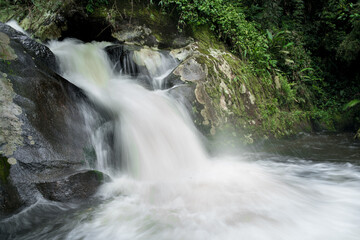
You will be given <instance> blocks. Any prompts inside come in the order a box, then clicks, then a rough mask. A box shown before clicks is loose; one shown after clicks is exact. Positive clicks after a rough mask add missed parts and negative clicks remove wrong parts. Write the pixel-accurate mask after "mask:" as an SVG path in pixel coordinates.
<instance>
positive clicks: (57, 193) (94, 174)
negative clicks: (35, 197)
mask: <svg viewBox="0 0 360 240" xmlns="http://www.w3.org/2000/svg"><path fill="white" fill-rule="evenodd" d="M107 179H109V177H108V176H106V175H104V174H103V173H101V172H98V171H94V170H89V171H83V172H77V173H74V174H72V175H70V176H67V177H65V178H62V179H60V180H56V181H49V182H41V183H37V184H36V187H37V189H38V190H39V191H40V193H41V194H42V195H43V197H44V198H46V199H49V200H52V201H59V202H67V201H76V200H82V199H86V198H89V197H91V196H92V195H94V193H95V192H96V191H97V189H98V187H99V186H100V185H101V184H102V183H104V181H106V180H107Z"/></svg>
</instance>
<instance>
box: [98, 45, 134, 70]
mask: <svg viewBox="0 0 360 240" xmlns="http://www.w3.org/2000/svg"><path fill="white" fill-rule="evenodd" d="M105 51H106V53H107V55H108V56H109V58H110V61H111V62H112V63H113V64H114V70H115V71H116V72H120V73H123V74H127V75H131V76H137V75H138V74H139V73H140V70H139V66H138V65H137V64H136V63H135V62H134V61H133V55H134V53H133V51H131V50H130V49H129V48H127V47H126V46H123V45H112V46H108V47H106V48H105Z"/></svg>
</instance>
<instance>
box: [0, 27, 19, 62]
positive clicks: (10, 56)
mask: <svg viewBox="0 0 360 240" xmlns="http://www.w3.org/2000/svg"><path fill="white" fill-rule="evenodd" d="M9 44H10V38H9V36H8V35H6V34H5V33H3V32H0V59H2V60H15V59H16V58H17V56H16V54H15V51H14V49H12V48H11V47H10V45H9Z"/></svg>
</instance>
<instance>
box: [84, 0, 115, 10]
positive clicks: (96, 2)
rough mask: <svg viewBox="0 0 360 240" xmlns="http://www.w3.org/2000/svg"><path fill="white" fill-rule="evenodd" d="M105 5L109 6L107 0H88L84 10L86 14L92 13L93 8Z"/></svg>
mask: <svg viewBox="0 0 360 240" xmlns="http://www.w3.org/2000/svg"><path fill="white" fill-rule="evenodd" d="M107 4H109V2H108V1H107V0H88V1H87V4H86V7H85V8H86V11H87V12H88V13H93V12H94V10H95V8H98V7H100V6H101V5H107Z"/></svg>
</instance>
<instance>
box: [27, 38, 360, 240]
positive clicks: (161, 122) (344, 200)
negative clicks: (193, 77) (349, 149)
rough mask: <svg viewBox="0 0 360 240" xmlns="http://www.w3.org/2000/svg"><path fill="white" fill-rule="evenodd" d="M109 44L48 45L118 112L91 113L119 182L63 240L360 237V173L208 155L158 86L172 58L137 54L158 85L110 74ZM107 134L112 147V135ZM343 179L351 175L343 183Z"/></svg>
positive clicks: (94, 96)
mask: <svg viewBox="0 0 360 240" xmlns="http://www.w3.org/2000/svg"><path fill="white" fill-rule="evenodd" d="M109 45H110V44H108V43H91V44H90V43H87V44H84V43H81V42H78V41H75V40H65V41H63V42H52V43H50V48H51V50H52V51H53V52H54V53H55V55H56V57H57V59H58V61H59V65H60V69H61V71H62V75H63V76H64V77H65V78H66V79H68V80H69V81H71V82H72V83H74V84H76V85H77V86H79V87H80V88H82V89H83V90H84V91H85V92H86V94H87V95H88V97H89V98H90V99H91V100H92V101H93V102H94V103H96V104H98V105H99V106H101V107H103V108H104V109H106V110H107V111H108V112H109V113H110V114H111V116H112V120H111V122H107V123H105V124H103V125H101V126H97V125H96V124H92V123H94V122H96V116H94V115H92V113H91V112H90V111H87V110H86V109H85V110H84V114H85V116H86V118H87V120H88V122H89V131H91V134H92V137H91V139H92V144H93V146H94V149H95V151H96V155H97V165H96V167H97V168H98V169H99V170H102V171H105V172H106V173H108V174H110V175H111V176H112V178H113V181H112V182H110V183H107V184H105V185H104V186H103V188H102V189H101V190H100V192H99V195H98V196H99V197H101V198H102V199H103V200H104V201H103V203H102V204H100V205H99V206H97V207H96V208H95V209H89V210H88V211H84V212H83V213H82V215H83V216H84V217H82V218H81V221H79V220H78V219H75V220H74V221H71V222H69V223H66V224H65V225H66V227H63V229H70V230H69V231H68V232H67V233H66V234H65V237H64V235H63V233H62V232H61V234H60V233H59V236H62V237H60V238H66V239H146V240H149V239H156V240H158V239H173V240H175V239H179V240H180V239H247V240H275V239H276V240H278V239H286V240H289V239H290V240H300V239H301V240H318V239H327V240H332V239H333V240H335V239H336V240H339V239H341V240H355V239H358V238H359V236H360V230H359V224H360V203H359V201H358V199H359V198H360V187H359V186H360V184H359V183H360V175H359V172H358V171H357V170H356V171H355V170H353V169H352V168H347V167H346V166H345V167H340V168H339V166H338V165H336V164H331V163H324V164H313V163H311V162H307V161H304V162H302V163H296V164H294V162H291V161H289V162H281V161H280V162H277V161H272V159H271V156H268V155H265V156H261V157H262V158H263V159H265V160H266V161H264V162H257V161H253V160H251V159H249V158H247V157H246V156H245V155H244V156H222V157H218V158H214V157H210V156H208V154H207V152H206V151H205V149H204V147H203V144H202V142H201V140H200V134H199V133H198V132H197V130H196V129H195V127H194V125H193V123H192V121H191V119H190V117H189V116H188V114H187V112H186V110H185V109H184V106H182V104H181V103H179V102H177V101H175V100H174V99H173V98H172V97H171V96H169V95H168V93H167V91H166V90H161V86H163V82H162V81H163V79H164V77H165V76H166V75H167V74H168V73H169V72H170V71H171V70H172V69H173V68H174V64H173V63H174V62H172V63H169V61H173V60H171V59H169V57H168V56H166V55H161V53H157V55H156V57H150V55H149V57H148V58H147V57H146V54H141V55H137V56H135V58H136V59H135V62H136V63H138V64H143V66H146V67H147V68H149V74H150V79H151V80H152V81H153V85H154V86H157V87H155V89H156V90H152V91H151V90H148V89H146V88H144V87H143V86H141V85H139V84H138V83H136V82H135V81H134V76H130V75H129V74H124V72H121V71H118V72H116V71H113V69H114V66H113V65H112V63H111V62H110V60H109V58H108V57H107V55H106V53H105V51H104V50H103V49H104V48H105V47H107V46H109ZM146 51H150V50H146ZM157 66H165V67H157ZM110 133H111V134H112V137H113V139H114V140H113V141H112V143H111V144H110V143H109V142H108V140H107V138H106V136H108V135H109V134H110ZM110 145H111V147H109V146H110ZM111 151H116V152H117V153H118V154H115V155H111V154H110V153H111ZM114 156H115V157H114ZM253 156H254V155H252V157H253ZM119 161H120V162H122V164H121V167H120V168H117V167H115V166H117V163H118V162H119ZM309 172H310V173H313V174H309ZM304 176H306V177H304ZM319 176H321V177H320V178H319ZM344 176H346V177H347V178H350V179H351V181H345V180H344V181H343V180H341V179H342V177H344ZM41 231H42V230H41ZM54 231H55V233H56V231H57V230H54ZM59 231H61V230H59ZM33 234H35V233H33Z"/></svg>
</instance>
